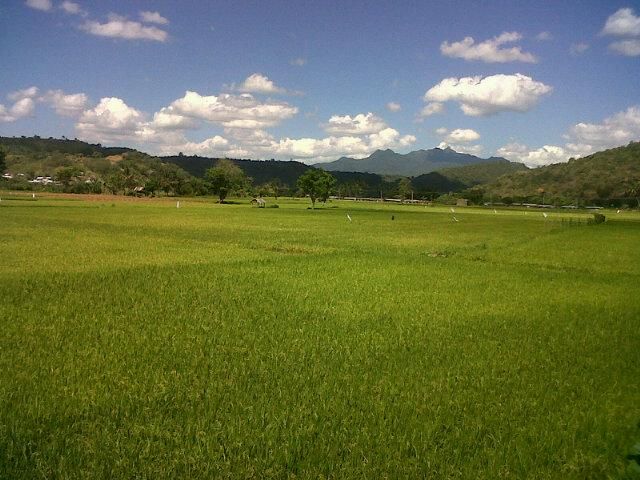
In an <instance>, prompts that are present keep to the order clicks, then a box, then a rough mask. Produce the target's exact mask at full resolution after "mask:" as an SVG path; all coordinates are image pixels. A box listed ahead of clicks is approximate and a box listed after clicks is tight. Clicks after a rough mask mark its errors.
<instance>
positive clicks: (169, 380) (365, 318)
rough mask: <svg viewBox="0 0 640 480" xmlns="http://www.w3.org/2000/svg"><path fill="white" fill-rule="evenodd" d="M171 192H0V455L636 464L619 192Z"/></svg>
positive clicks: (80, 462) (376, 473)
mask: <svg viewBox="0 0 640 480" xmlns="http://www.w3.org/2000/svg"><path fill="white" fill-rule="evenodd" d="M180 203H181V204H180V208H176V202H175V200H152V201H149V200H128V201H124V200H112V199H104V200H101V199H98V200H94V201H87V200H82V199H62V198H38V199H35V200H33V199H31V198H22V197H13V198H5V197H4V196H3V197H2V201H1V202H0V259H1V260H0V478H149V479H161V478H367V479H378V478H473V479H476V478H478V479H484V478H486V479H498V478H513V479H523V478H531V479H546V478H554V479H555V478H562V479H564V478H575V479H586V478H626V477H628V478H636V477H633V475H634V473H633V469H634V465H633V461H630V460H629V459H628V458H627V455H628V454H629V453H630V451H631V450H632V448H633V447H634V445H635V444H637V443H638V442H640V428H639V425H638V422H639V421H640V376H639V375H638V373H639V371H640V328H639V326H640V248H639V246H640V214H638V213H632V212H626V211H625V212H621V213H616V212H615V211H608V212H605V214H606V215H607V222H606V223H604V224H601V225H587V224H586V223H585V222H586V219H587V218H588V217H589V216H590V215H589V214H587V213H569V212H559V211H549V212H548V218H544V217H543V215H542V213H541V212H538V211H527V212H526V214H525V212H524V211H519V210H498V212H497V213H494V211H493V210H492V209H480V208H456V211H455V213H452V212H451V211H450V210H449V207H424V206H401V205H388V204H375V203H352V202H333V203H328V204H327V205H326V206H325V207H321V208H318V209H316V210H315V211H312V210H308V209H307V206H308V201H304V200H283V199H280V200H279V201H278V202H277V203H278V204H279V205H280V208H277V209H275V208H265V209H258V208H252V207H250V206H249V205H248V204H247V203H246V201H244V203H240V204H235V205H217V204H215V203H213V201H212V200H195V199H194V200H189V199H186V200H184V199H181V200H180ZM273 203H275V201H274V200H273V199H270V200H268V205H271V204H273ZM347 214H349V215H350V217H351V219H352V221H349V219H348V218H347ZM392 216H393V217H394V219H393V220H392ZM454 216H455V217H456V219H457V220H458V221H457V222H456V221H455V220H454V219H453V217H454ZM562 218H564V219H565V222H562ZM569 218H571V219H572V222H571V223H569V222H568V219H569Z"/></svg>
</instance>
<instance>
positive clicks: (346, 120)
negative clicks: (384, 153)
mask: <svg viewBox="0 0 640 480" xmlns="http://www.w3.org/2000/svg"><path fill="white" fill-rule="evenodd" d="M385 128H387V124H386V123H385V122H384V120H383V119H382V118H380V117H378V116H377V115H375V114H373V113H371V112H369V113H366V114H365V113H359V114H357V115H355V116H353V117H352V116H351V115H333V116H332V117H331V118H330V119H329V121H328V122H327V123H326V124H325V125H324V129H325V131H326V132H327V133H330V134H333V135H366V134H371V133H378V132H380V131H382V130H384V129H385Z"/></svg>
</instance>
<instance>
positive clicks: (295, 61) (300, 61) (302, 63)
mask: <svg viewBox="0 0 640 480" xmlns="http://www.w3.org/2000/svg"><path fill="white" fill-rule="evenodd" d="M289 64H290V65H294V66H296V67H304V66H305V65H306V64H307V59H306V58H302V57H298V58H294V59H293V60H291V61H290V62H289Z"/></svg>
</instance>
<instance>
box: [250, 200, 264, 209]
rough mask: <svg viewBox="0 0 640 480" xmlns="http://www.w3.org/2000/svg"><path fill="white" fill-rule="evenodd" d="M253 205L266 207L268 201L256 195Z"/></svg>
mask: <svg viewBox="0 0 640 480" xmlns="http://www.w3.org/2000/svg"><path fill="white" fill-rule="evenodd" d="M251 205H256V206H257V207H258V208H264V207H265V206H266V205H267V202H265V200H264V198H261V197H256V198H254V199H253V200H251Z"/></svg>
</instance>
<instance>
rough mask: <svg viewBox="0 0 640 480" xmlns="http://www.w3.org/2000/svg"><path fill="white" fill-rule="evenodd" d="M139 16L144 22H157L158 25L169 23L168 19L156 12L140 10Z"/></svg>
mask: <svg viewBox="0 0 640 480" xmlns="http://www.w3.org/2000/svg"><path fill="white" fill-rule="evenodd" d="M140 18H141V19H142V21H143V22H146V23H157V24H158V25H167V24H168V23H169V20H167V19H166V18H164V17H163V16H162V15H160V13H158V12H147V11H144V12H140Z"/></svg>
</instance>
